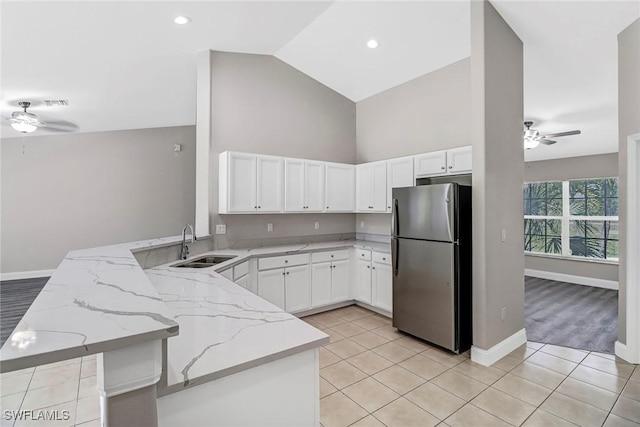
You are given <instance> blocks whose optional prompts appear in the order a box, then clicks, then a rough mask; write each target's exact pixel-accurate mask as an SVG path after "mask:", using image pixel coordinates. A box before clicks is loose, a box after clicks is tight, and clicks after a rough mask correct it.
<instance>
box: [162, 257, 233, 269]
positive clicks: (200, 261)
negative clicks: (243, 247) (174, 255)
mask: <svg viewBox="0 0 640 427" xmlns="http://www.w3.org/2000/svg"><path fill="white" fill-rule="evenodd" d="M235 257H236V256H235V255H207V256H203V257H200V258H195V259H191V260H189V261H186V262H183V263H180V264H174V265H172V266H171V267H178V268H206V267H213V266H214V265H218V264H220V263H223V262H225V261H229V260H230V259H233V258H235Z"/></svg>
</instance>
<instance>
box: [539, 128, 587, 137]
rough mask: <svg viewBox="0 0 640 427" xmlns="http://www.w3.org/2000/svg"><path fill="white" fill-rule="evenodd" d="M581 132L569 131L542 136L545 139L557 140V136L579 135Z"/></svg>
mask: <svg viewBox="0 0 640 427" xmlns="http://www.w3.org/2000/svg"><path fill="white" fill-rule="evenodd" d="M581 133H582V132H580V131H579V130H570V131H568V132H558V133H548V134H546V135H544V137H545V138H557V137H559V136H569V135H580V134H581Z"/></svg>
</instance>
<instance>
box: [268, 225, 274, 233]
mask: <svg viewBox="0 0 640 427" xmlns="http://www.w3.org/2000/svg"><path fill="white" fill-rule="evenodd" d="M267 231H268V232H269V233H271V232H272V231H273V224H271V223H268V224H267Z"/></svg>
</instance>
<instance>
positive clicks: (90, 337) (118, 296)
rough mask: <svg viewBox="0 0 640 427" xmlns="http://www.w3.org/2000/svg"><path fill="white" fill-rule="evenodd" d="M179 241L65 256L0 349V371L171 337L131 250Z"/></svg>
mask: <svg viewBox="0 0 640 427" xmlns="http://www.w3.org/2000/svg"><path fill="white" fill-rule="evenodd" d="M181 240H182V238H181V237H180V236H173V237H166V238H160V239H151V240H145V241H141V242H133V243H125V244H120V245H112V246H103V247H99V248H92V249H84V250H77V251H71V252H69V253H68V254H67V256H66V257H65V258H64V259H63V260H62V262H61V263H60V265H59V266H58V268H57V269H56V271H55V272H54V273H53V275H52V276H51V279H49V281H48V282H47V284H46V285H45V286H44V288H43V289H42V291H41V292H40V294H39V295H38V297H37V298H36V299H35V300H34V302H33V304H31V307H29V310H27V312H26V313H25V315H24V317H23V318H22V320H21V321H20V323H18V326H17V327H16V328H15V329H14V331H13V333H12V334H11V335H10V336H9V338H8V339H7V341H6V342H5V343H4V345H3V346H2V349H0V372H9V371H15V370H18V369H22V368H28V367H32V366H38V365H43V364H47V363H53V362H58V361H61V360H66V359H72V358H75V357H80V356H87V355H90V354H94V353H102V352H104V351H112V350H117V349H120V348H124V347H128V346H130V345H132V344H137V343H140V342H144V341H150V340H156V339H162V338H168V337H171V336H174V335H177V334H178V323H177V322H176V321H175V320H174V319H173V317H172V315H171V313H170V311H169V309H168V307H167V305H166V303H165V302H164V301H163V299H162V298H160V296H159V295H158V293H157V291H156V289H155V287H154V286H153V285H152V284H151V282H150V281H149V279H148V278H147V276H146V275H145V274H144V271H143V270H142V268H140V265H139V264H138V262H137V261H136V259H135V258H134V256H133V253H132V251H136V250H143V249H146V248H151V247H156V246H165V245H169V244H175V243H178V242H180V241H181Z"/></svg>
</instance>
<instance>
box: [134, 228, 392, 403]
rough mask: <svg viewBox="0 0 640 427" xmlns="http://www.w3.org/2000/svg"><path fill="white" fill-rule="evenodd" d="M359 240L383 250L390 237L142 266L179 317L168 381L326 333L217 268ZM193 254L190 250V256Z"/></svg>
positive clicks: (209, 376) (198, 379)
mask: <svg viewBox="0 0 640 427" xmlns="http://www.w3.org/2000/svg"><path fill="white" fill-rule="evenodd" d="M354 246H355V247H360V248H366V249H375V250H376V251H381V252H385V253H388V252H389V244H383V243H375V242H365V241H355V240H345V241H336V242H322V243H310V244H298V245H286V246H273V247H262V248H255V249H246V250H219V251H210V252H206V253H204V254H199V255H198V256H202V255H205V254H207V255H236V257H235V258H233V259H232V260H229V261H226V262H224V263H221V264H218V265H217V266H215V267H211V268H206V269H188V268H187V269H184V268H176V267H172V265H174V264H176V262H175V261H174V262H171V263H167V264H164V265H160V266H157V267H153V268H150V269H147V270H145V272H146V274H147V276H148V277H149V279H150V280H151V282H152V283H153V284H154V286H155V287H156V289H157V291H158V294H159V295H160V296H161V297H162V298H163V299H164V300H165V302H166V303H167V305H168V306H169V308H170V310H171V314H172V315H173V317H174V318H175V319H176V321H177V322H178V323H179V324H180V335H179V336H176V337H173V338H170V339H169V340H168V345H167V384H166V389H164V390H162V394H168V393H172V392H176V391H179V390H181V389H183V388H185V387H191V386H194V385H198V384H201V383H204V382H207V381H211V380H214V379H217V378H221V377H224V376H227V375H230V374H233V373H235V372H239V371H242V370H244V369H247V368H251V367H254V366H258V365H262V364H265V363H268V362H270V361H273V360H277V359H280V358H283V357H287V356H290V355H293V354H296V353H299V352H301V351H305V350H307V349H312V348H315V347H318V346H320V345H323V344H326V343H328V342H329V337H328V336H327V335H326V334H325V333H323V332H321V331H319V330H317V329H315V328H313V327H311V326H310V325H308V324H307V323H305V322H303V321H301V320H299V319H298V318H297V317H295V316H293V315H291V314H288V313H286V312H284V311H283V310H282V309H280V308H278V307H276V306H275V305H273V304H271V303H269V302H267V301H265V300H264V299H262V298H260V297H259V296H257V295H255V294H253V293H252V292H250V291H248V290H246V289H244V288H242V287H241V286H238V285H236V284H235V283H233V282H231V281H230V280H228V279H226V278H224V277H223V276H221V275H220V274H219V273H217V271H222V270H226V269H227V268H228V267H230V266H231V265H236V264H239V263H242V262H245V261H247V260H248V259H250V258H253V257H263V256H275V255H284V254H293V253H306V252H315V251H323V250H332V249H340V248H352V247H354ZM198 256H194V257H193V258H196V257H198Z"/></svg>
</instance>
